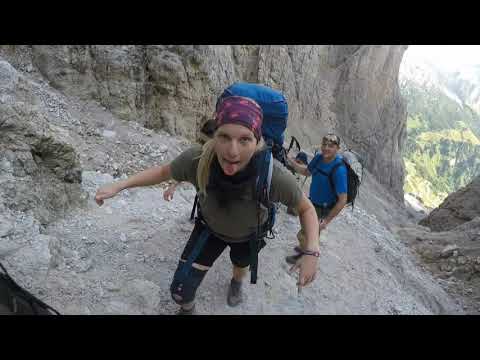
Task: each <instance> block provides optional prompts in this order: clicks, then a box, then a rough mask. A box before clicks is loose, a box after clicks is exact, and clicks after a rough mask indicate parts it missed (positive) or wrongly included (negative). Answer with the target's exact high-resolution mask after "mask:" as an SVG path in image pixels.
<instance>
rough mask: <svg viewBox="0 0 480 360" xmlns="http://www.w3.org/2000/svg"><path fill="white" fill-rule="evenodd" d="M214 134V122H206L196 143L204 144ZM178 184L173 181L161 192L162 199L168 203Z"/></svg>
mask: <svg viewBox="0 0 480 360" xmlns="http://www.w3.org/2000/svg"><path fill="white" fill-rule="evenodd" d="M214 133H215V120H207V121H205V123H204V124H203V125H202V128H201V129H200V136H199V138H198V140H197V142H198V143H199V144H200V145H203V144H205V143H206V142H207V141H208V140H210V139H211V138H213V134H214ZM179 184H180V183H179V182H176V181H174V182H173V183H172V184H171V185H170V186H169V187H168V189H167V190H165V191H164V192H163V198H164V199H165V200H166V201H170V200H172V199H173V194H174V193H175V190H176V189H177V186H178V185H179Z"/></svg>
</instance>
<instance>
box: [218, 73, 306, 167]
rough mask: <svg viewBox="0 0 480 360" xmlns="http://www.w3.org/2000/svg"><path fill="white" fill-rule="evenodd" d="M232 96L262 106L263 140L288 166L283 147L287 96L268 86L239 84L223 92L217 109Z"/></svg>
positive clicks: (276, 157) (276, 156)
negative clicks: (224, 100) (250, 100)
mask: <svg viewBox="0 0 480 360" xmlns="http://www.w3.org/2000/svg"><path fill="white" fill-rule="evenodd" d="M230 96H243V97H247V98H250V99H252V100H254V101H255V102H257V103H258V105H260V107H261V108H262V112H263V122H262V136H263V139H264V140H265V142H266V143H267V145H268V146H270V147H271V148H272V155H273V157H274V158H275V159H277V160H278V161H280V162H281V163H282V164H283V165H285V166H287V158H286V150H285V148H284V147H283V143H284V141H285V130H286V129H287V120H288V103H287V100H286V98H285V96H284V95H283V94H282V93H281V92H280V91H278V90H275V89H272V88H271V87H268V86H264V85H260V84H253V83H246V82H237V83H234V84H232V85H230V86H229V87H227V88H226V89H225V90H224V91H223V93H222V94H221V95H220V97H219V98H218V100H217V107H218V105H219V104H220V103H221V101H222V100H223V99H225V98H227V97H230ZM291 145H292V144H290V146H291ZM297 146H298V142H297Z"/></svg>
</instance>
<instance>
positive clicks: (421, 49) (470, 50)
mask: <svg viewBox="0 0 480 360" xmlns="http://www.w3.org/2000/svg"><path fill="white" fill-rule="evenodd" d="M405 55H406V56H409V57H410V56H411V57H412V58H416V57H419V58H423V59H426V60H429V61H430V62H432V63H433V64H436V65H438V66H440V67H444V68H448V69H449V70H455V69H457V68H459V67H462V66H465V65H480V45H410V46H409V47H408V49H407V52H406V53H405Z"/></svg>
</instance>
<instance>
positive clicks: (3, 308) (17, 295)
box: [0, 263, 60, 315]
mask: <svg viewBox="0 0 480 360" xmlns="http://www.w3.org/2000/svg"><path fill="white" fill-rule="evenodd" d="M0 269H1V271H0V315H53V314H56V315H60V313H59V312H58V311H57V310H55V309H54V308H52V307H51V306H49V305H47V304H45V303H44V302H43V301H41V300H39V299H37V298H36V297H35V296H34V295H32V294H30V293H29V292H28V291H27V290H25V289H24V288H22V287H21V286H20V285H18V284H17V283H16V282H15V281H14V280H13V279H12V277H11V276H10V275H9V274H8V272H7V270H6V269H5V267H4V266H3V265H2V264H1V263H0Z"/></svg>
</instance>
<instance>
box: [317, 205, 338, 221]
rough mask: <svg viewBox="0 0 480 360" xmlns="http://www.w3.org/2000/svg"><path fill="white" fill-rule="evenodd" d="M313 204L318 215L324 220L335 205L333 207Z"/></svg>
mask: <svg viewBox="0 0 480 360" xmlns="http://www.w3.org/2000/svg"><path fill="white" fill-rule="evenodd" d="M313 206H314V207H315V212H316V213H317V217H318V219H319V220H322V219H325V218H326V217H327V216H328V214H329V213H330V210H332V208H333V206H332V207H322V206H317V205H315V204H313Z"/></svg>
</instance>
